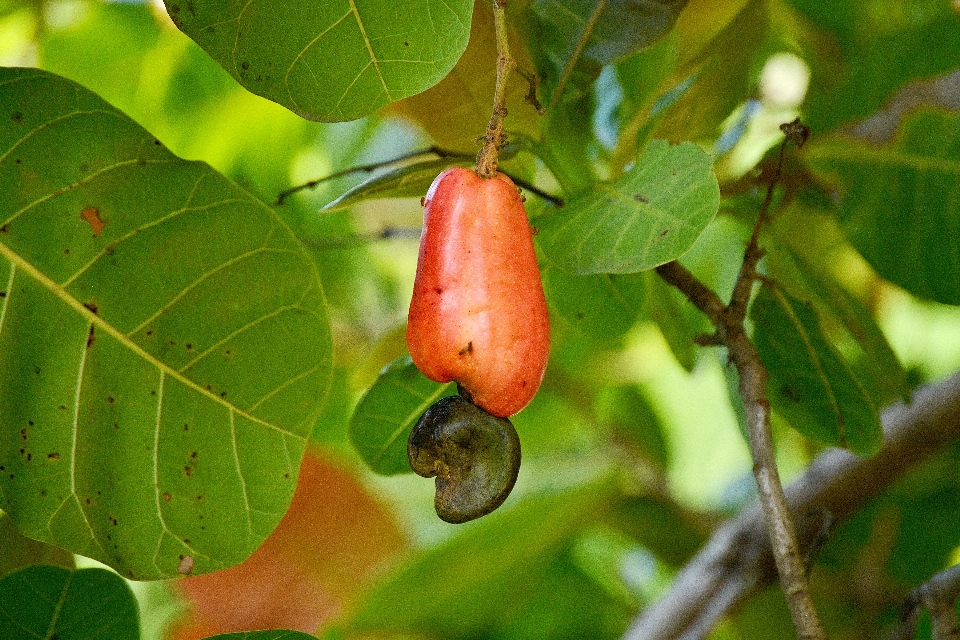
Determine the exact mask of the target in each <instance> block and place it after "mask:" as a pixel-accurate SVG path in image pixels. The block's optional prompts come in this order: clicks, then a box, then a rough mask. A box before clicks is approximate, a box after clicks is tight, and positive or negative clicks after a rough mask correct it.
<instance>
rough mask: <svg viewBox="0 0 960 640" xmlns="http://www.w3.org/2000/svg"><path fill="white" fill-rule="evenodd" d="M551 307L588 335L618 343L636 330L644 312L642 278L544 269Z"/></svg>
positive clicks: (643, 285)
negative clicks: (573, 273)
mask: <svg viewBox="0 0 960 640" xmlns="http://www.w3.org/2000/svg"><path fill="white" fill-rule="evenodd" d="M541 277H542V278H543V288H544V292H545V293H546V295H547V300H548V301H549V302H550V307H551V308H552V309H553V310H554V311H556V312H557V313H559V314H560V315H561V316H562V317H563V319H564V320H566V321H567V322H569V323H570V324H571V325H573V326H575V327H577V328H578V329H580V330H581V331H583V333H584V334H586V335H587V336H590V337H592V338H595V339H597V340H600V341H602V342H605V343H609V344H616V343H617V342H619V341H620V340H621V339H622V338H623V336H625V335H626V333H627V332H628V331H629V330H630V329H631V328H632V327H633V325H634V324H635V323H636V322H637V320H638V319H639V317H640V314H641V311H642V309H643V300H644V297H645V289H646V285H645V283H644V278H643V276H642V275H637V274H632V273H631V274H622V275H620V274H606V273H601V274H595V275H586V276H574V275H570V274H568V273H566V272H564V271H561V270H560V269H557V268H556V267H552V266H546V267H544V268H543V269H542V270H541Z"/></svg>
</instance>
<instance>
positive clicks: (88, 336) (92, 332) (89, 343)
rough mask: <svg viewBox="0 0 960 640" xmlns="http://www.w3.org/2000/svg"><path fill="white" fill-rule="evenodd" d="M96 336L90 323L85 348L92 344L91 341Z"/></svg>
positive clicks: (92, 341) (94, 339) (93, 340)
mask: <svg viewBox="0 0 960 640" xmlns="http://www.w3.org/2000/svg"><path fill="white" fill-rule="evenodd" d="M96 339H97V336H96V334H95V333H94V331H93V325H92V324H91V325H90V332H89V333H88V334H87V349H89V348H90V347H92V346H93V343H94V342H95V341H96Z"/></svg>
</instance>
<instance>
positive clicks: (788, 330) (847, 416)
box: [750, 287, 883, 455]
mask: <svg viewBox="0 0 960 640" xmlns="http://www.w3.org/2000/svg"><path fill="white" fill-rule="evenodd" d="M750 316H751V319H752V320H753V322H754V324H755V326H756V329H755V332H754V336H753V339H754V342H755V343H756V346H757V351H758V352H759V353H760V358H761V359H762V360H763V364H764V365H766V367H767V369H768V370H769V372H770V379H769V381H768V383H767V392H768V394H769V398H770V405H771V406H772V407H773V408H774V409H775V410H777V411H778V412H779V413H781V414H782V415H783V416H785V417H786V418H787V420H789V421H790V424H791V425H792V426H793V427H794V428H795V429H796V430H797V431H800V432H801V433H803V434H804V435H806V436H808V437H811V438H814V439H816V440H819V441H820V442H824V443H826V444H831V445H835V446H841V447H847V448H849V449H850V450H851V451H853V452H854V453H857V454H859V455H872V454H874V453H876V452H877V451H878V450H879V449H880V447H881V445H882V444H883V427H882V426H881V424H880V416H879V415H878V414H877V410H876V409H875V408H874V406H873V404H872V403H871V402H870V398H869V397H868V396H867V393H866V391H864V389H863V387H862V386H861V385H860V383H859V382H858V381H857V379H856V378H855V377H854V375H853V373H852V372H851V371H850V368H849V367H848V366H847V363H846V362H844V360H843V358H841V357H840V354H839V353H837V351H836V349H835V348H834V347H833V345H831V344H830V343H829V342H828V341H827V339H826V337H825V336H824V335H823V332H822V330H821V329H820V321H819V319H818V318H817V313H816V311H814V309H813V307H812V306H811V305H809V304H806V303H803V302H800V301H799V300H796V299H794V298H791V297H789V296H787V295H786V294H785V293H783V292H781V291H779V290H777V289H773V288H771V287H763V288H762V289H761V290H760V293H759V294H757V298H756V300H754V302H753V305H752V307H751V309H750Z"/></svg>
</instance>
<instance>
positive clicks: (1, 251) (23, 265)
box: [0, 242, 306, 442]
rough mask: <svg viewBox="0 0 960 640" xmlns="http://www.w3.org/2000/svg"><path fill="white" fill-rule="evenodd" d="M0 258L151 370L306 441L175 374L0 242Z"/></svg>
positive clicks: (268, 425)
mask: <svg viewBox="0 0 960 640" xmlns="http://www.w3.org/2000/svg"><path fill="white" fill-rule="evenodd" d="M0 255H2V256H3V257H4V258H6V259H7V260H9V261H10V262H11V263H12V264H13V265H15V266H16V267H19V268H20V269H23V270H24V272H25V273H27V274H28V275H29V276H30V277H32V278H33V279H34V280H36V281H37V282H39V283H40V284H41V285H42V286H43V287H44V288H45V289H47V290H48V291H50V292H51V293H52V294H53V295H55V296H57V298H59V299H60V300H61V301H62V302H64V303H65V304H66V305H67V306H69V307H70V308H72V309H73V310H74V311H76V312H77V313H79V314H80V315H81V316H82V317H84V318H86V319H87V320H89V321H90V322H91V323H92V324H93V325H95V326H96V327H97V329H100V330H102V331H105V332H106V333H108V334H109V335H110V336H112V337H113V338H114V339H115V340H117V341H118V342H120V344H122V345H123V346H125V347H126V348H128V349H130V350H131V351H133V352H134V353H135V354H137V355H138V356H140V357H141V358H142V359H143V360H145V361H146V362H148V363H150V364H151V365H153V366H154V367H156V368H157V369H159V370H160V371H161V372H163V373H164V374H166V375H169V376H171V377H172V378H174V379H175V380H177V381H179V382H181V383H182V384H184V385H186V386H187V387H189V388H191V389H193V390H194V391H197V392H199V393H200V394H202V395H203V396H204V397H206V398H208V399H210V400H212V401H214V402H216V403H218V404H220V405H222V406H224V407H226V408H227V410H228V411H232V412H235V414H236V415H238V416H241V417H243V418H246V419H247V420H250V421H251V422H254V423H256V424H259V425H262V426H264V427H267V428H269V429H273V430H274V431H279V432H280V433H282V434H284V435H288V436H291V437H294V438H296V439H297V440H299V441H301V442H302V441H305V440H306V438H304V437H303V436H300V435H298V434H296V433H294V432H292V431H289V430H287V429H284V428H283V427H280V426H278V425H275V424H272V423H270V422H267V421H265V420H261V419H260V418H257V417H254V416H252V415H250V414H248V413H247V412H245V411H243V410H242V409H240V408H239V407H237V406H235V405H233V404H231V403H229V402H227V401H226V400H224V399H223V398H221V397H220V396H218V395H216V394H215V393H212V392H210V391H208V390H207V389H204V388H203V387H201V386H200V385H198V384H197V383H196V382H194V381H193V380H191V379H190V378H187V377H186V376H184V375H183V374H181V373H180V372H178V371H177V370H176V369H173V368H171V367H170V366H168V365H167V364H166V363H164V362H163V361H161V360H158V359H157V358H156V357H154V356H153V355H151V354H150V353H148V352H147V351H145V350H144V349H143V348H142V347H141V346H140V345H138V344H137V343H135V342H134V341H132V340H131V339H130V338H128V337H127V336H126V335H124V334H123V333H122V332H120V331H119V330H118V329H117V328H116V327H114V326H113V325H112V324H110V323H108V322H106V321H105V320H104V319H103V318H101V317H100V316H99V315H97V314H95V313H93V312H92V311H90V310H89V309H87V308H86V307H85V306H84V305H83V303H81V302H80V301H79V300H77V299H76V298H74V297H73V296H72V295H70V294H69V293H68V292H67V291H66V290H65V289H64V288H63V287H61V286H60V285H59V284H57V283H56V282H54V281H53V280H51V279H50V278H49V277H48V276H47V275H46V274H44V273H43V272H42V271H40V270H39V269H37V268H36V267H35V266H33V265H32V264H31V263H29V262H27V261H26V260H24V259H23V258H22V257H21V256H20V254H18V253H17V252H16V251H14V250H13V249H12V248H10V247H9V246H8V245H7V244H5V243H3V242H0ZM10 293H11V292H8V293H7V296H8V298H9V296H10Z"/></svg>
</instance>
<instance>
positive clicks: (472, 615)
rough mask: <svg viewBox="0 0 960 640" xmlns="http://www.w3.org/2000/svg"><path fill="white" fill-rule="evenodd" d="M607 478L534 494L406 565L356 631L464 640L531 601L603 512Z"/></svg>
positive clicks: (370, 599) (356, 622) (363, 612)
mask: <svg viewBox="0 0 960 640" xmlns="http://www.w3.org/2000/svg"><path fill="white" fill-rule="evenodd" d="M610 490H611V487H610V485H609V483H608V482H607V481H605V480H599V481H598V480H594V481H593V482H589V483H587V484H586V485H585V486H579V487H577V488H575V489H569V488H568V489H566V490H564V491H556V490H554V491H551V492H545V493H542V494H538V495H535V496H529V497H527V498H526V499H524V500H522V501H520V502H519V504H517V505H516V506H515V507H512V508H510V509H502V510H500V511H497V512H495V513H493V514H491V515H489V516H487V517H485V518H483V519H481V520H478V521H477V522H476V523H475V524H472V525H467V526H466V528H465V529H464V531H463V533H462V534H461V535H458V536H456V537H455V538H453V539H451V540H449V541H448V542H446V543H444V544H442V545H440V546H439V547H436V548H434V549H431V550H430V551H427V552H426V553H423V554H421V555H420V556H419V557H416V558H414V559H412V560H411V561H409V562H407V563H405V564H404V565H402V566H401V567H400V568H399V570H398V571H396V572H395V573H394V574H393V575H391V576H388V577H387V578H386V579H384V580H382V581H381V582H379V583H378V584H377V586H376V587H374V589H373V591H372V592H371V593H369V594H368V595H367V597H365V598H364V599H363V601H362V603H361V604H360V606H359V607H358V609H357V611H356V613H355V614H354V617H353V620H352V623H351V627H352V628H353V630H355V631H357V632H360V633H363V632H366V633H370V632H374V631H380V630H384V631H386V630H392V631H409V632H413V633H417V632H422V631H423V630H425V629H430V630H432V631H433V632H434V633H433V635H434V636H436V637H447V638H449V637H462V636H465V635H467V634H468V633H469V632H470V630H474V631H475V630H476V629H477V628H478V627H479V625H482V624H484V623H485V621H489V620H491V619H495V618H496V617H498V616H500V615H501V614H502V613H503V607H504V603H505V602H511V603H513V605H514V606H518V605H520V606H522V603H523V602H524V601H525V600H526V599H527V598H529V597H530V587H531V586H533V585H536V584H538V583H539V576H542V575H543V572H544V570H545V569H546V567H547V565H548V564H549V563H550V561H551V560H552V558H553V557H554V556H555V554H556V553H557V552H558V551H559V550H560V548H562V546H563V545H564V543H565V542H566V541H568V540H569V539H570V538H571V537H572V536H573V535H574V534H575V533H576V532H577V531H579V530H580V528H581V527H583V526H584V525H585V524H587V523H589V522H590V521H594V520H596V519H599V518H601V517H603V516H604V515H605V513H606V512H607V510H608V509H609V506H610V501H611V492H610Z"/></svg>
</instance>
